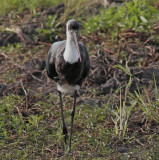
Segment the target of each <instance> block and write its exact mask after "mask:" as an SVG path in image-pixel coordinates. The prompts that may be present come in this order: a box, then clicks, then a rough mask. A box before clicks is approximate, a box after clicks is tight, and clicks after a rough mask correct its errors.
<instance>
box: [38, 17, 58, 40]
mask: <svg viewBox="0 0 159 160" xmlns="http://www.w3.org/2000/svg"><path fill="white" fill-rule="evenodd" d="M57 25H58V22H57V16H56V15H55V16H48V17H47V18H46V20H45V24H44V27H43V28H38V29H37V31H38V34H39V37H40V40H41V41H49V42H52V41H53V40H57V39H58V38H59V37H58V35H59V32H60V30H59V29H57V27H56V26H57Z"/></svg>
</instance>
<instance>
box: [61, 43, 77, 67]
mask: <svg viewBox="0 0 159 160" xmlns="http://www.w3.org/2000/svg"><path fill="white" fill-rule="evenodd" d="M78 59H79V54H78V51H77V48H76V45H75V43H73V42H71V43H67V42H66V49H65V52H64V60H65V61H66V62H69V63H71V64H73V63H75V62H77V61H78Z"/></svg>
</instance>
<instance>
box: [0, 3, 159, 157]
mask: <svg viewBox="0 0 159 160" xmlns="http://www.w3.org/2000/svg"><path fill="white" fill-rule="evenodd" d="M29 2H30V1H29ZM39 2H41V3H39ZM60 2H61V1H60V0H59V1H49V0H47V1H38V0H35V1H31V2H30V3H28V1H25V0H24V1H21V0H19V1H18V0H14V1H13V0H12V1H9V3H7V2H6V1H3V0H2V2H1V6H0V9H1V10H0V14H1V15H4V14H7V13H8V14H15V15H16V14H17V13H18V14H19V13H21V14H24V12H25V11H26V10H27V11H29V12H30V13H35V14H36V12H39V14H37V17H38V15H40V11H39V10H38V9H39V8H41V7H45V6H46V7H47V6H55V5H56V4H58V3H60ZM66 2H67V1H65V4H66ZM156 2H157V1H155V0H154V1H153V2H152V1H151V5H150V4H149V3H148V1H146V0H141V1H137V0H132V1H128V2H125V3H124V4H123V5H121V6H119V7H118V9H116V7H115V8H114V7H113V8H108V9H101V10H100V9H99V10H100V13H101V14H98V15H96V16H90V15H89V16H88V14H89V12H87V11H88V10H87V7H90V6H91V5H92V6H93V5H94V3H95V1H93V2H92V1H89V0H88V1H87V0H81V1H78V3H77V2H76V1H68V3H67V5H66V6H65V13H64V14H63V15H62V16H61V17H59V18H57V15H51V16H46V17H44V19H43V21H44V22H43V21H42V22H40V23H44V27H43V28H37V30H36V31H37V35H36V36H37V39H40V40H41V41H44V42H52V41H54V40H58V39H60V37H59V32H60V31H61V30H62V31H63V28H62V27H63V26H62V27H59V26H58V27H57V26H56V24H57V23H58V22H60V21H61V22H65V21H67V19H70V18H77V19H78V20H80V21H82V22H83V25H84V30H83V32H85V33H86V34H85V35H84V36H83V38H85V41H87V36H88V38H89V36H90V35H89V34H94V33H95V31H99V32H101V33H102V35H104V36H105V37H106V36H110V35H111V36H112V37H116V36H117V35H118V34H119V33H121V32H123V31H126V30H129V29H131V30H133V31H135V32H148V31H152V32H153V24H154V23H155V22H157V21H158V19H157V18H156V17H157V16H156V15H158V10H156V9H155V7H154V5H155V4H156ZM11 6H12V8H11ZM69 8H71V9H69ZM101 8H102V7H101ZM86 10H87V11H86ZM85 11H86V12H85ZM30 13H28V14H30ZM86 13H87V14H86ZM82 14H83V15H82ZM87 16H88V17H89V18H88V21H87V20H86V19H87ZM155 16H156V17H155ZM37 17H36V16H35V17H34V18H35V19H36V18H37ZM154 17H155V18H154ZM10 21H12V20H10ZM15 21H17V20H16V19H15ZM12 23H13V21H12ZM55 36H57V37H55ZM56 38H57V39H56ZM98 38H99V37H98V35H95V34H94V37H93V38H92V39H91V42H88V43H90V45H93V48H92V47H89V53H90V55H91V54H96V53H97V52H98V50H99V49H101V48H102V47H103V46H102V45H100V43H98V42H97V44H96V42H95V41H93V40H94V39H97V40H98ZM33 39H34V38H33ZM97 40H96V41H97ZM105 41H106V39H102V42H105ZM29 45H30V44H29ZM29 45H27V44H23V43H15V44H12V45H10V44H8V46H6V47H1V48H0V52H1V53H2V54H3V55H4V56H6V57H5V60H4V61H2V62H1V64H2V65H1V66H3V69H2V70H1V71H2V75H1V77H2V79H0V83H6V84H7V85H9V87H10V85H13V84H15V86H18V87H21V88H22V85H24V86H23V87H24V89H26V92H27V95H26V94H25V95H23V96H20V95H18V94H16V93H14V92H13V93H10V92H8V94H7V95H5V96H2V97H1V98H0V151H1V152H0V157H1V159H4V160H5V159H18V160H19V159H24V160H25V159H39V160H42V159H46V160H47V159H59V155H61V154H62V153H63V152H64V153H65V152H66V149H67V146H66V145H65V144H64V142H63V136H62V134H61V133H62V130H61V126H62V123H61V116H60V107H59V98H58V97H57V96H56V92H53V94H45V93H48V91H45V90H42V91H41V92H40V91H39V92H38V91H34V90H32V88H33V87H34V89H35V88H36V87H37V88H38V89H40V88H41V87H43V86H44V85H48V83H47V84H46V81H47V80H46V79H45V84H44V83H42V81H34V83H33V82H32V81H31V82H30V83H29V85H28V84H27V81H26V79H25V78H26V75H27V74H30V73H32V69H31V71H30V72H29V73H26V72H25V71H26V70H25V69H24V68H23V67H24V66H26V63H27V62H30V61H34V60H35V59H36V58H38V59H41V58H42V59H45V58H46V55H47V51H48V48H49V47H45V46H44V45H30V46H29ZM107 47H108V46H107ZM108 48H109V47H108ZM123 48H124V47H123ZM124 49H125V48H124ZM112 50H113V51H114V52H116V51H115V49H112ZM123 51H124V50H123ZM106 54H107V53H106ZM111 54H112V53H111ZM123 57H124V58H125V59H126V56H125V52H123ZM123 57H121V58H120V60H119V62H118V64H120V65H116V67H118V68H119V70H121V71H123V72H124V73H126V75H127V76H128V77H129V81H128V83H127V84H126V85H125V86H122V87H121V88H119V89H118V90H117V91H116V92H115V93H113V94H111V95H100V94H99V93H100V92H99V91H97V89H96V88H92V89H89V92H88V93H87V94H83V95H82V98H81V99H79V98H78V100H77V101H78V105H77V109H76V114H75V121H74V129H73V142H72V153H71V156H70V157H69V158H70V159H99V160H100V159H138V158H140V159H147V157H148V158H149V159H155V158H157V157H159V155H158V148H159V145H158V144H159V136H158V131H157V127H158V122H159V119H158V114H159V109H158V107H159V103H158V99H159V96H158V90H157V84H156V80H155V78H154V84H155V85H154V89H153V90H152V91H151V92H150V91H149V89H148V88H146V87H145V89H144V90H143V91H142V92H141V91H140V90H141V89H140V88H139V90H137V91H136V92H131V91H130V86H131V83H132V78H133V75H132V73H131V72H130V69H129V67H128V65H127V64H126V67H123V66H122V65H121V64H123V61H126V60H125V59H124V58H123ZM2 59H3V57H2ZM0 60H1V59H0ZM34 66H35V65H34ZM11 67H12V68H11ZM35 70H38V67H36V66H35ZM42 74H43V76H46V72H45V71H42ZM20 82H22V84H21V83H20ZM36 82H37V83H36ZM32 83H33V84H32ZM49 84H50V83H49ZM36 85H37V86H36ZM51 87H52V86H49V87H48V88H49V89H50V88H51ZM44 88H45V89H48V88H47V86H44ZM0 89H1V88H0ZM9 89H10V88H9ZM53 89H54V88H53ZM42 93H43V94H42ZM54 93H55V94H54ZM90 96H91V98H90ZM98 102H100V103H98ZM64 105H65V107H64V113H65V117H66V123H67V125H68V129H70V118H71V117H70V115H71V109H72V106H73V99H72V98H71V97H69V96H66V97H65V98H64ZM135 118H136V119H135ZM63 158H64V159H65V158H66V159H67V157H65V156H64V157H63Z"/></svg>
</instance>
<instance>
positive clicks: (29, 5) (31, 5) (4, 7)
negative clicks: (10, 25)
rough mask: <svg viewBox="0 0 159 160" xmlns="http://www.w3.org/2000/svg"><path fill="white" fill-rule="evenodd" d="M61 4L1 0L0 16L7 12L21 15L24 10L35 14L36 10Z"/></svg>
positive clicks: (39, 1)
mask: <svg viewBox="0 0 159 160" xmlns="http://www.w3.org/2000/svg"><path fill="white" fill-rule="evenodd" d="M61 2H63V1H62V0H56V1H54V0H53V1H52V0H45V1H43V0H33V1H32V0H8V1H5V0H1V5H0V15H5V14H7V13H9V12H13V13H22V12H23V11H25V10H30V11H31V12H34V13H36V10H37V9H38V8H41V7H50V6H55V5H57V4H59V3H61Z"/></svg>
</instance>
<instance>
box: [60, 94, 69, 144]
mask: <svg viewBox="0 0 159 160" xmlns="http://www.w3.org/2000/svg"><path fill="white" fill-rule="evenodd" d="M58 92H59V97H60V107H61V116H62V129H63V135H64V140H65V143H67V127H66V124H65V118H64V114H63V104H62V96H61V92H60V91H58Z"/></svg>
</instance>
